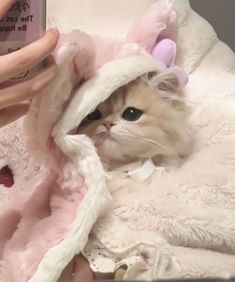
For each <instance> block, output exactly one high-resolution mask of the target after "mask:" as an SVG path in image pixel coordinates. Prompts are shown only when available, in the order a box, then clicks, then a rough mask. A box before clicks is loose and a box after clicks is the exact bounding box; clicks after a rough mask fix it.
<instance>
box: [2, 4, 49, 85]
mask: <svg viewBox="0 0 235 282" xmlns="http://www.w3.org/2000/svg"><path fill="white" fill-rule="evenodd" d="M45 30H46V0H16V1H15V2H14V4H13V5H12V6H11V8H10V9H9V11H8V12H7V14H6V15H5V16H4V17H3V18H2V19H0V55H6V54H10V53H12V52H15V51H17V50H19V49H21V48H22V47H25V46H26V45H28V44H30V43H32V42H33V41H35V40H37V39H39V38H40V37H41V36H42V35H43V34H44V32H45ZM41 67H42V64H41V65H38V66H36V67H34V68H33V69H30V70H26V71H24V72H22V73H21V74H20V75H18V76H17V77H12V78H11V80H10V82H11V83H10V84H14V83H17V82H21V81H24V80H27V79H29V78H30V77H32V76H33V75H34V74H35V73H36V72H37V71H38V70H39V69H40V68H41Z"/></svg>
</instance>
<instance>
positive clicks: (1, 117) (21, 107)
mask: <svg viewBox="0 0 235 282" xmlns="http://www.w3.org/2000/svg"><path fill="white" fill-rule="evenodd" d="M28 110H29V103H22V104H18V105H14V106H11V107H8V108H5V109H3V110H0V128H1V127H3V126H5V125H7V124H9V123H11V122H13V121H15V120H17V119H18V118H20V117H22V116H24V115H25V114H26V113H27V112H28Z"/></svg>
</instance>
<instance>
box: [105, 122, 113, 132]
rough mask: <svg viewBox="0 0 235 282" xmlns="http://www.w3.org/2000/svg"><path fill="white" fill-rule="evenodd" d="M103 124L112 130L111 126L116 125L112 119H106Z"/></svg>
mask: <svg viewBox="0 0 235 282" xmlns="http://www.w3.org/2000/svg"><path fill="white" fill-rule="evenodd" d="M103 126H104V127H105V128H106V129H107V130H108V131H110V130H111V128H112V127H113V126H114V123H113V122H112V121H104V122H103Z"/></svg>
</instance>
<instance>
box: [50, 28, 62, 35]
mask: <svg viewBox="0 0 235 282" xmlns="http://www.w3.org/2000/svg"><path fill="white" fill-rule="evenodd" d="M49 31H50V32H52V33H53V34H54V35H55V36H56V37H58V36H59V35H60V32H59V30H58V29H57V28H51V29H49Z"/></svg>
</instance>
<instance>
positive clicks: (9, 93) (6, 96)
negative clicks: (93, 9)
mask: <svg viewBox="0 0 235 282" xmlns="http://www.w3.org/2000/svg"><path fill="white" fill-rule="evenodd" d="M14 2H15V0H1V6H0V19H1V18H2V17H3V16H4V14H5V13H6V12H7V11H8V9H9V8H10V7H11V5H12V4H13V3H14ZM58 39H59V32H58V31H57V30H55V29H51V30H49V31H48V32H46V34H45V35H44V36H43V37H42V38H41V39H39V40H37V41H35V42H33V43H32V44H30V45H28V46H26V47H24V48H22V49H20V50H18V51H15V52H13V53H11V54H8V55H4V56H0V127H2V126H4V125H6V124H8V123H10V122H12V121H14V120H16V119H18V118H19V117H21V116H22V115H24V114H25V113H26V112H27V111H28V109H29V99H31V98H33V97H35V96H36V95H37V94H38V93H40V91H41V90H42V89H43V88H45V87H46V86H47V85H48V84H49V83H50V82H51V81H52V80H53V78H55V76H56V73H57V67H56V65H55V64H54V63H53V62H50V63H49V65H48V66H47V67H46V68H44V69H43V70H42V71H41V72H40V73H39V74H37V75H36V76H35V77H34V78H32V79H30V80H28V81H25V82H22V83H19V84H17V85H14V86H8V87H4V86H3V83H4V82H5V81H7V80H8V79H10V78H11V77H14V76H17V75H19V74H20V73H22V72H24V71H27V70H28V69H30V68H32V67H34V66H36V65H37V64H39V63H40V62H42V61H43V60H44V59H45V58H47V57H48V56H49V55H50V53H51V52H52V51H53V50H54V48H55V47H56V44H57V42H58ZM1 84H2V86H1Z"/></svg>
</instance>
